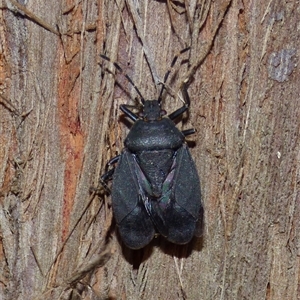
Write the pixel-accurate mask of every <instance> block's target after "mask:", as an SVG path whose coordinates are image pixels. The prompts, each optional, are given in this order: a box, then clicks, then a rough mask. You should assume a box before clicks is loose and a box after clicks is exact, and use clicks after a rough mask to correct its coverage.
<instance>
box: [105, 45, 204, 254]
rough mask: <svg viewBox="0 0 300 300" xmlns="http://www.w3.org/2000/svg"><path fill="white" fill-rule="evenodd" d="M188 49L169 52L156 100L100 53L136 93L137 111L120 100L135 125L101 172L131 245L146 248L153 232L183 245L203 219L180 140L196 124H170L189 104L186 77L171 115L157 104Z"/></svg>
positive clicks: (185, 147)
mask: <svg viewBox="0 0 300 300" xmlns="http://www.w3.org/2000/svg"><path fill="white" fill-rule="evenodd" d="M187 50H189V48H186V49H183V50H182V51H180V53H179V54H178V55H177V56H175V57H174V59H173V61H172V63H171V68H170V69H169V70H168V71H167V72H166V74H165V76H164V80H163V83H162V88H161V91H160V94H159V97H158V98H157V100H145V99H144V97H143V96H142V94H141V92H140V91H139V89H138V88H137V86H136V85H135V84H134V82H133V81H132V79H131V78H130V77H129V76H128V75H127V74H124V73H123V70H122V68H121V67H120V66H119V65H118V64H117V63H115V62H111V60H110V59H109V58H108V57H107V56H105V55H101V57H102V58H103V59H105V60H107V61H109V62H111V63H113V65H114V66H115V68H116V69H117V70H118V71H119V72H121V73H122V74H123V75H124V76H125V78H126V79H127V80H128V81H129V82H130V83H131V85H132V86H133V87H134V89H135V90H136V92H137V93H138V95H139V98H140V99H139V100H140V101H139V106H138V108H137V111H138V112H137V113H136V112H135V111H134V110H133V109H132V106H130V105H125V104H122V105H120V109H121V111H122V112H123V113H124V115H125V116H126V117H127V118H128V119H129V120H131V121H132V122H133V123H134V124H133V125H132V126H131V129H130V131H129V133H128V135H127V137H126V139H125V141H124V149H123V150H122V153H121V154H120V155H117V156H116V157H114V158H112V159H111V160H110V161H109V162H108V163H107V166H106V173H105V174H104V175H102V176H101V182H102V183H103V185H105V186H107V182H108V181H109V180H112V189H111V196H112V208H113V213H114V218H115V220H116V224H117V227H118V232H119V236H120V237H121V240H122V242H123V243H124V244H125V245H126V247H128V248H130V249H141V248H143V247H145V246H146V245H148V244H149V243H150V242H151V241H152V240H153V238H154V237H156V236H157V235H158V234H160V235H161V236H163V237H164V238H165V239H166V240H168V241H169V242H171V243H173V244H177V245H185V244H187V243H189V242H190V241H191V240H192V238H193V237H194V235H198V234H197V232H198V231H199V229H198V227H199V224H202V223H203V207H202V204H201V192H200V180H199V176H198V173H197V169H196V165H195V163H194V161H193V159H192V157H191V154H190V152H189V148H188V145H187V143H186V141H185V137H186V136H188V135H191V134H193V133H195V129H193V128H192V129H187V130H183V131H180V130H179V129H178V128H177V127H176V124H175V121H176V119H178V118H180V117H182V115H183V114H184V113H185V112H187V111H188V109H189V106H190V97H189V94H188V91H187V88H188V84H189V82H188V80H185V81H184V82H183V84H182V90H181V92H182V95H183V99H184V104H183V106H182V107H180V108H178V109H177V110H175V111H174V112H172V113H170V114H167V112H166V111H165V110H164V109H162V107H161V102H162V98H163V92H164V89H165V83H166V81H167V79H168V77H169V74H170V72H171V69H172V67H173V66H174V64H175V62H176V61H177V58H178V56H179V55H180V54H182V53H184V52H186V51H187ZM115 165H116V166H115ZM153 243H155V241H154V242H153Z"/></svg>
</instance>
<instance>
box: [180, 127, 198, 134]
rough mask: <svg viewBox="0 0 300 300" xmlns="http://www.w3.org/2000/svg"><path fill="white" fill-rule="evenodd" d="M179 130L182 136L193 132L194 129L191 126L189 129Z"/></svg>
mask: <svg viewBox="0 0 300 300" xmlns="http://www.w3.org/2000/svg"><path fill="white" fill-rule="evenodd" d="M181 132H182V134H183V135H184V136H188V135H191V134H194V133H195V132H196V130H195V129H194V128H191V129H186V130H182V131H181Z"/></svg>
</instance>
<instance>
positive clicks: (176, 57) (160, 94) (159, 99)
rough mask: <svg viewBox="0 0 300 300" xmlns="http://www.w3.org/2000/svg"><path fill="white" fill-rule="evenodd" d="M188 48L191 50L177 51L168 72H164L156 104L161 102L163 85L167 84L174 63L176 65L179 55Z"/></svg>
mask: <svg viewBox="0 0 300 300" xmlns="http://www.w3.org/2000/svg"><path fill="white" fill-rule="evenodd" d="M190 48H191V47H187V48H184V49H182V50H181V51H179V52H178V53H177V54H176V55H175V56H174V58H173V60H172V63H171V65H170V68H169V69H168V71H167V72H166V74H165V76H164V81H163V82H162V87H161V90H160V93H159V97H158V103H160V102H161V100H162V93H163V91H164V89H165V83H166V82H167V80H168V77H169V75H170V73H171V70H172V68H173V67H174V65H175V63H176V61H177V59H178V57H179V56H180V55H181V54H183V53H184V52H186V51H188V50H190Z"/></svg>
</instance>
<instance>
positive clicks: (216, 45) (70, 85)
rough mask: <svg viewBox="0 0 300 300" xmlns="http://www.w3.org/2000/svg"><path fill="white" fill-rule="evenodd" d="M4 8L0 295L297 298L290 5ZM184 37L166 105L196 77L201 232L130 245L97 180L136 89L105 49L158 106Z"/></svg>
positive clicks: (297, 158)
mask: <svg viewBox="0 0 300 300" xmlns="http://www.w3.org/2000/svg"><path fill="white" fill-rule="evenodd" d="M1 5H2V6H1V10H0V40H1V44H0V45H1V48H0V89H1V90H0V93H1V94H0V104H1V105H0V116H1V117H0V143H1V147H0V186H1V190H0V204H1V206H0V230H1V232H0V233H1V240H0V269H1V271H0V298H1V299H22V300H23V299H25V300H26V299H37V300H38V299H43V300H47V299H111V300H112V299H192V300H194V299H195V300H197V299H204V300H207V299H224V300H225V299H228V300H232V299H237V300H240V299H254V300H260V299H266V300H271V299H272V300H277V299H280V300H282V299H300V285H299V279H300V271H299V270H300V266H299V265H300V241H299V234H300V218H299V216H300V190H299V186H300V141H299V129H300V128H299V124H300V121H299V120H300V100H299V95H300V84H299V81H300V74H299V66H298V60H299V40H300V31H299V19H300V6H299V3H298V1H289V0H287V1H279V0H262V1H258V0H250V1H240V0H226V1H211V0H189V1H188V0H181V1H172V0H168V1H164V0H162V1H154V0H149V1H133V0H126V1H122V0H115V1H111V0H89V1H87V0H83V1H72V0H68V1H54V0H49V1H41V0H29V1H27V2H24V1H20V2H17V1H16V0H7V1H3V3H2V4H1ZM187 46H190V47H191V49H190V51H188V52H185V53H184V54H182V55H181V56H180V57H179V58H178V62H176V64H175V65H174V67H173V68H172V70H171V71H172V72H171V75H170V78H169V80H168V82H167V84H166V87H167V90H168V94H167V95H166V97H165V99H164V101H163V106H164V108H165V109H166V110H167V111H168V112H172V111H174V110H176V109H177V108H178V107H180V106H181V105H182V102H181V100H180V99H181V98H182V97H181V93H180V87H181V85H182V82H183V80H185V79H189V80H190V85H189V89H188V91H189V94H190V97H191V107H190V110H189V113H188V114H185V115H184V117H183V119H182V120H181V121H180V122H179V123H178V124H177V127H178V128H180V129H189V128H192V127H193V128H195V129H196V130H197V133H196V134H194V135H191V136H189V137H187V140H188V141H189V144H190V145H191V153H192V156H193V157H194V159H195V162H196V165H197V169H198V172H199V176H200V179H201V191H202V196H203V197H202V202H203V206H204V212H205V213H204V214H205V219H204V220H205V221H204V230H203V235H202V237H201V238H195V240H193V241H192V242H191V243H189V244H188V245H184V246H178V245H173V244H170V243H168V242H167V241H166V240H165V239H163V238H162V237H158V238H156V239H154V240H153V241H152V242H151V243H150V244H149V245H148V246H146V247H145V248H143V249H141V250H136V251H134V250H130V249H127V248H126V247H125V246H124V245H123V244H122V241H121V240H120V238H119V237H118V234H117V233H116V231H117V230H116V228H115V227H116V226H115V224H114V222H113V215H112V210H111V205H110V203H111V199H110V196H109V195H107V194H106V193H104V192H102V193H100V194H99V193H97V194H96V193H95V192H93V190H92V189H91V187H96V186H97V185H98V181H99V177H100V175H101V174H103V173H104V171H105V164H106V162H107V161H108V160H109V159H110V158H112V157H114V156H115V155H117V154H119V153H121V151H122V148H123V140H124V138H125V137H126V134H127V133H128V131H129V129H130V122H128V120H126V118H124V117H123V116H122V113H121V111H120V110H119V105H120V104H131V105H134V104H135V103H136V102H135V98H136V97H138V95H137V92H136V91H135V89H134V88H133V86H132V85H131V84H130V83H129V82H128V81H127V80H126V78H125V77H124V76H123V75H122V74H120V72H116V69H115V68H114V67H113V65H112V64H110V63H109V62H107V61H103V60H102V59H100V56H99V54H105V55H107V56H109V57H110V58H111V60H112V61H118V63H119V64H120V66H121V67H122V69H123V70H124V72H125V73H127V74H128V75H129V76H130V77H131V78H132V79H133V81H134V83H135V84H136V86H137V87H138V88H139V90H140V91H141V93H142V95H143V96H144V98H145V99H155V98H157V97H158V93H159V90H160V87H161V85H160V84H159V82H161V81H162V80H163V76H164V74H165V72H166V71H167V70H168V69H169V67H170V64H171V62H172V59H173V57H174V56H175V55H176V54H177V53H178V52H179V51H180V50H182V49H184V48H185V47H187ZM124 180H126V178H124ZM187 188H189V187H187Z"/></svg>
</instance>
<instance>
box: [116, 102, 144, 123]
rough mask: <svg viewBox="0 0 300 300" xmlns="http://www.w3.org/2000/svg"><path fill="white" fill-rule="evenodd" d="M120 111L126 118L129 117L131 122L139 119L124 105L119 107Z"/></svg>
mask: <svg viewBox="0 0 300 300" xmlns="http://www.w3.org/2000/svg"><path fill="white" fill-rule="evenodd" d="M120 109H121V111H122V112H123V113H124V114H125V115H126V116H127V117H129V119H131V120H132V121H133V122H135V121H136V120H137V119H138V118H139V117H138V116H137V115H136V114H135V113H133V112H132V111H131V110H130V109H129V108H128V107H127V105H126V104H121V105H120Z"/></svg>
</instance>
